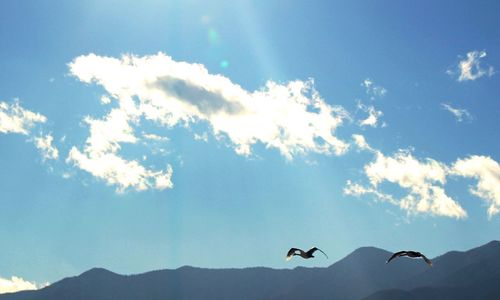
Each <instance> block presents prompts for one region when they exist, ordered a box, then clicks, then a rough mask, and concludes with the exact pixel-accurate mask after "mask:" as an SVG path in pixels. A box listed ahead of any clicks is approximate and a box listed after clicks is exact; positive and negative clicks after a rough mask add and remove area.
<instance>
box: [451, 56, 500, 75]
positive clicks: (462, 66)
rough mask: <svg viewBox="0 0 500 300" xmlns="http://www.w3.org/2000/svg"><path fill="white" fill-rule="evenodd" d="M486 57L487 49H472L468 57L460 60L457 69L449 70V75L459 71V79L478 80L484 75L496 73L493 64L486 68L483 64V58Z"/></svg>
mask: <svg viewBox="0 0 500 300" xmlns="http://www.w3.org/2000/svg"><path fill="white" fill-rule="evenodd" d="M484 57H486V51H477V50H475V51H471V52H468V53H467V58H465V59H462V60H460V61H459V62H458V66H457V67H456V70H447V71H446V73H448V74H449V75H455V74H457V73H458V78H457V80H458V81H469V80H476V79H479V78H481V77H483V76H488V77H491V76H493V74H494V73H495V70H494V69H493V67H492V66H488V67H486V68H484V67H483V66H481V59H483V58H484Z"/></svg>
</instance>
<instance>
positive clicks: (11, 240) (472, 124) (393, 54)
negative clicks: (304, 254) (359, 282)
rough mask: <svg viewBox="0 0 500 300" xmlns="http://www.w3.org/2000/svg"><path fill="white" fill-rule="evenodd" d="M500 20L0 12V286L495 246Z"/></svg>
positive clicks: (354, 10)
mask: <svg viewBox="0 0 500 300" xmlns="http://www.w3.org/2000/svg"><path fill="white" fill-rule="evenodd" d="M499 12H500V4H497V3H496V2H493V1H440V2H439V3H435V2H434V1H423V2H422V1H421V2H419V3H411V4H409V3H403V2H401V1H378V2H375V1H349V2H347V1H344V2H335V1H329V2H326V1H313V2H311V1H278V0H276V1H231V3H229V2H227V1H210V2H209V3H207V2H206V1H202V2H197V1H144V2H141V3H140V4H138V3H137V2H135V1H119V2H116V1H85V2H81V3H70V2H64V3H63V2H54V1H21V2H20V1H10V0H8V1H2V2H1V3H0V40H1V41H2V43H1V46H0V55H1V57H2V59H0V68H1V70H2V72H0V80H1V81H2V82H3V84H1V85H0V103H1V106H0V145H1V147H0V166H1V168H0V182H1V183H0V184H1V185H0V186H1V188H0V205H1V208H2V209H0V235H1V236H2V242H1V249H2V252H1V253H2V255H0V278H3V280H5V281H9V282H12V281H13V279H12V276H16V277H19V278H22V279H23V280H26V281H29V282H28V283H33V284H35V285H38V286H40V285H41V284H43V283H45V282H54V281H56V280H58V279H60V278H62V277H65V276H72V275H75V274H79V273H81V272H83V271H85V270H87V269H89V268H92V267H96V266H101V267H105V268H108V269H110V270H113V271H115V272H118V273H124V274H130V273H139V272H144V271H149V270H153V269H160V268H177V267H179V266H182V265H193V266H200V267H211V268H222V267H247V266H269V267H275V268H288V267H295V266H297V265H304V266H328V265H330V264H331V263H333V262H334V261H336V260H337V259H339V258H341V257H343V256H344V255H346V254H348V253H349V252H351V251H352V250H354V249H355V248H357V247H360V246H365V245H373V246H377V247H381V248H385V249H388V250H399V249H403V248H404V249H406V248H415V249H419V250H420V251H422V252H424V253H426V254H429V255H428V256H435V255H439V254H442V253H444V252H446V251H448V250H451V249H458V250H465V249H468V248H471V247H474V246H478V245H480V244H482V243H485V242H488V241H490V240H493V239H499V235H498V228H500V227H499V226H500V214H499V213H498V210H499V208H500V191H499V186H500V179H499V178H500V166H499V164H498V161H499V159H500V145H499V142H498V140H499V135H498V132H499V129H500V128H499V124H498V114H499V112H500V102H499V101H500V84H499V78H500V77H499V75H498V70H499V69H500V56H499V53H500V43H499V38H498V36H499V33H500V32H499V29H498V28H500V16H499ZM182 62H184V63H182ZM313 245H315V246H318V247H320V248H321V249H323V250H324V251H325V252H326V253H328V254H329V256H330V259H329V260H326V259H324V258H321V257H318V259H315V260H310V261H301V260H295V261H294V260H292V261H291V262H285V261H284V259H283V258H284V254H285V253H286V250H287V249H288V248H289V247H292V246H294V247H302V248H307V247H310V246H313ZM28 287H29V286H28Z"/></svg>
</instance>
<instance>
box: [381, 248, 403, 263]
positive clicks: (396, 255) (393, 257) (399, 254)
mask: <svg viewBox="0 0 500 300" xmlns="http://www.w3.org/2000/svg"><path fill="white" fill-rule="evenodd" d="M407 252H408V251H399V252H396V253H394V254H393V255H392V256H391V257H389V259H388V260H387V261H386V262H385V263H386V264H388V263H389V262H390V261H391V260H393V259H395V258H396V257H399V256H403V255H406V253H407Z"/></svg>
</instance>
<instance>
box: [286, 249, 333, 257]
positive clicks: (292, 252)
mask: <svg viewBox="0 0 500 300" xmlns="http://www.w3.org/2000/svg"><path fill="white" fill-rule="evenodd" d="M316 251H320V252H321V253H323V254H324V255H325V256H326V258H328V255H326V253H325V252H323V251H322V250H321V249H318V248H316V247H313V248H311V249H309V250H307V252H304V251H303V250H301V249H298V248H290V250H288V253H287V254H286V260H290V259H292V257H293V256H295V255H300V257H302V258H305V259H308V258H312V257H314V255H313V254H314V252H316Z"/></svg>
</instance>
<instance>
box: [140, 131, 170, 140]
mask: <svg viewBox="0 0 500 300" xmlns="http://www.w3.org/2000/svg"><path fill="white" fill-rule="evenodd" d="M142 137H143V138H145V139H147V140H151V141H157V142H166V141H168V140H169V139H168V137H166V136H159V135H157V134H154V133H142Z"/></svg>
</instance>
